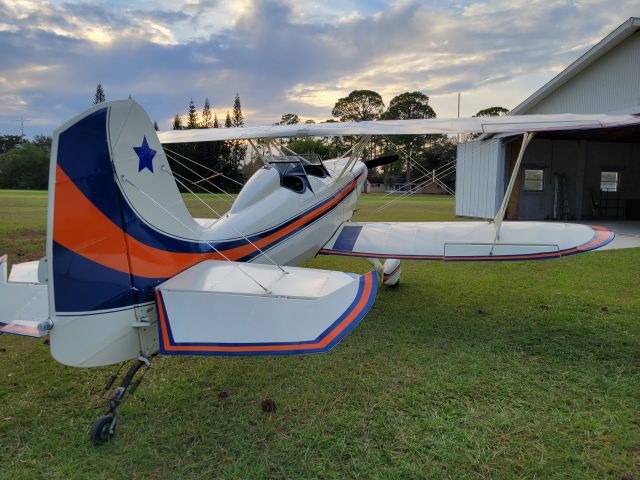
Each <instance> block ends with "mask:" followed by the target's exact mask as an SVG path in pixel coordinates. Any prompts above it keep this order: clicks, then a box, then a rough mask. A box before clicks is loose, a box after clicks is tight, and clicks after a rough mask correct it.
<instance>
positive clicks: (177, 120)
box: [172, 113, 183, 130]
mask: <svg viewBox="0 0 640 480" xmlns="http://www.w3.org/2000/svg"><path fill="white" fill-rule="evenodd" d="M172 128H173V129H174V130H182V129H183V126H182V118H181V117H180V115H178V114H177V113H176V116H175V117H173V127H172Z"/></svg>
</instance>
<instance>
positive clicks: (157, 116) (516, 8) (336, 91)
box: [0, 0, 640, 137]
mask: <svg viewBox="0 0 640 480" xmlns="http://www.w3.org/2000/svg"><path fill="white" fill-rule="evenodd" d="M639 15H640V2H639V1H638V0H555V1H554V0H484V1H473V0H454V1H450V2H447V1H435V0H424V1H410V0H400V1H393V0H389V1H384V0H327V1H323V2H320V1H314V0H233V1H223V0H111V1H108V2H104V1H103V2H100V1H95V0H82V1H75V0H65V1H62V0H52V1H48V2H47V1H26V0H0V134H19V133H20V128H21V127H20V119H24V132H25V134H26V135H27V136H29V137H31V136H33V135H35V134H44V135H50V134H51V132H52V131H53V130H54V129H55V128H56V127H57V126H59V125H60V124H62V123H64V122H65V121H67V120H68V119H70V118H71V117H73V116H74V115H76V114H78V113H80V112H82V111H83V110H84V109H86V108H88V107H89V106H91V104H92V101H93V96H94V93H95V89H96V85H97V83H102V85H103V87H104V90H105V92H106V97H107V100H118V99H125V98H127V97H128V96H129V95H131V96H132V97H133V98H134V99H135V100H136V101H138V102H139V103H140V104H141V105H142V106H143V107H144V108H145V109H146V111H147V112H148V113H149V115H150V117H151V119H152V120H156V121H157V122H158V124H159V126H160V129H161V130H164V129H168V128H170V126H171V121H172V118H173V116H174V115H175V114H184V113H185V112H186V110H187V106H188V103H189V100H190V99H193V100H194V102H195V104H196V107H197V108H198V109H201V107H202V105H203V103H204V99H205V97H206V98H209V101H210V103H211V105H212V108H213V110H215V112H216V113H217V115H218V117H220V118H221V119H224V116H225V115H226V112H227V111H228V110H230V108H231V105H232V103H233V98H234V96H235V94H236V93H238V94H239V95H240V98H241V101H242V107H243V112H244V115H245V120H246V124H247V125H268V124H271V123H273V122H275V121H278V120H279V119H280V117H281V115H282V114H285V113H295V114H297V115H299V116H300V117H301V118H302V119H303V120H306V119H314V120H316V121H321V120H324V119H328V118H331V113H330V112H331V108H332V107H333V105H334V104H335V102H336V101H337V100H338V99H339V98H341V97H344V96H346V95H347V94H348V93H349V92H350V91H352V90H355V89H369V90H375V91H377V92H379V93H380V94H381V95H382V97H383V100H384V102H385V104H386V105H388V104H389V101H390V100H391V99H392V98H393V97H394V96H395V95H398V94H400V93H402V92H405V91H421V92H423V93H424V94H426V95H428V96H429V98H430V104H431V106H432V107H433V108H434V110H435V111H436V114H437V115H438V117H441V118H444V117H455V116H456V115H457V94H458V92H460V94H461V112H460V113H461V116H469V115H473V114H474V113H476V112H477V111H478V110H480V109H483V108H486V107H491V106H503V107H506V108H508V109H511V108H513V107H515V106H516V105H518V104H519V103H520V102H521V101H523V100H524V99H525V98H527V97H528V96H529V95H530V94H532V93H533V92H534V91H535V90H537V89H538V88H539V87H541V86H542V85H544V84H545V83H546V82H547V81H548V80H550V79H551V78H553V76H555V75H556V74H557V73H558V72H560V71H561V70H562V69H563V68H564V67H566V66H567V65H569V64H570V63H571V62H573V61H574V60H575V59H577V58H578V57H579V56H580V55H581V54H583V53H584V52H585V51H586V50H588V49H589V48H590V47H591V46H592V45H593V44H595V43H597V42H598V41H599V40H600V39H602V38H603V37H604V36H606V35H607V34H608V33H609V32H611V31H612V30H614V29H615V28H616V27H617V26H618V25H620V24H621V23H623V22H624V21H625V20H627V19H628V18H629V17H631V16H639Z"/></svg>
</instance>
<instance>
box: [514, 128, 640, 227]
mask: <svg viewBox="0 0 640 480" xmlns="http://www.w3.org/2000/svg"><path fill="white" fill-rule="evenodd" d="M507 142H508V143H507ZM520 144H521V141H520V139H515V140H514V139H508V140H506V141H505V149H506V152H505V153H506V155H505V157H506V158H507V159H508V162H509V169H508V172H509V173H510V172H511V171H512V167H513V165H514V164H515V160H516V158H517V156H518V151H519V149H520ZM506 174H507V169H506V168H505V175H506ZM506 181H508V180H506V179H505V180H504V184H506ZM507 218H509V219H520V220H538V219H554V220H587V219H598V220H640V128H639V127H625V128H612V129H602V130H586V131H582V132H553V133H545V134H539V135H537V137H534V139H533V140H532V141H531V143H530V144H529V145H528V146H527V149H526V150H525V155H524V157H523V160H522V165H521V167H520V171H519V173H518V179H517V181H516V183H515V186H514V191H513V194H512V196H511V199H510V202H509V206H508V210H507Z"/></svg>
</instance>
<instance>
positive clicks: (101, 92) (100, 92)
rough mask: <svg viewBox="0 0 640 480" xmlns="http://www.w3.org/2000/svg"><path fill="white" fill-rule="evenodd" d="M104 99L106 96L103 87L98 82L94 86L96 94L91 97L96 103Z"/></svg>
mask: <svg viewBox="0 0 640 480" xmlns="http://www.w3.org/2000/svg"><path fill="white" fill-rule="evenodd" d="M106 99H107V98H106V97H105V95H104V89H103V88H102V84H101V83H99V84H98V86H97V87H96V94H95V96H94V97H93V104H94V105H98V104H99V103H102V102H104V101H105V100H106Z"/></svg>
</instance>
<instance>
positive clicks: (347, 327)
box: [0, 100, 640, 444]
mask: <svg viewBox="0 0 640 480" xmlns="http://www.w3.org/2000/svg"><path fill="white" fill-rule="evenodd" d="M638 123H640V118H638V117H633V116H627V115H622V116H607V115H529V116H506V117H490V118H467V119H464V118H463V119H428V120H390V121H373V122H344V123H339V122H338V123H326V124H312V125H307V124H305V125H280V126H268V127H246V128H237V129H233V128H229V129H199V130H176V131H167V132H161V133H159V134H158V133H157V132H156V131H155V130H154V128H153V124H152V122H151V121H150V119H149V117H148V115H147V114H146V112H145V111H144V110H143V108H142V107H141V106H140V105H139V104H138V103H136V102H135V101H133V100H124V101H113V102H108V103H101V104H98V105H95V106H93V107H92V108H90V109H88V110H87V111H85V112H83V113H81V114H80V115H78V116H76V117H74V118H73V119H71V120H69V121H68V122H66V123H65V124H63V125H62V126H61V127H59V128H58V129H57V130H55V132H54V133H53V144H52V150H51V162H50V172H49V189H48V213H47V237H46V256H45V257H44V258H42V259H41V260H40V261H35V262H27V263H22V264H16V265H14V266H13V268H12V270H11V274H10V275H9V276H7V261H8V260H7V256H6V255H5V256H4V257H2V258H0V306H1V308H0V332H2V333H10V334H17V335H25V336H31V337H36V338H40V337H43V336H45V335H48V336H49V342H48V343H49V345H50V353H51V355H52V357H53V358H54V359H55V360H56V361H58V362H60V363H62V364H64V365H69V366H74V367H81V368H88V367H97V366H103V365H111V364H118V363H122V362H127V361H129V360H134V362H133V364H132V365H131V367H130V368H129V370H128V371H127V373H126V375H125V376H124V377H123V379H122V381H121V382H120V384H119V386H118V387H117V388H116V389H115V390H114V392H113V394H112V396H111V397H110V398H109V402H108V409H107V410H106V411H105V413H104V414H102V415H101V416H100V417H99V418H98V419H97V420H96V421H95V422H94V424H93V425H92V427H91V430H90V438H91V440H92V441H93V442H94V443H95V444H100V443H103V442H106V441H108V440H110V439H111V438H112V436H113V435H114V433H115V429H116V424H117V420H118V416H117V407H118V405H120V404H121V403H122V401H123V400H124V399H125V396H130V395H131V394H132V393H133V391H135V389H136V388H137V386H138V385H139V384H140V381H141V380H142V378H143V377H144V374H145V373H146V371H147V370H148V369H149V368H150V367H151V358H152V357H153V356H155V355H157V354H162V355H216V356H237V355H288V354H307V353H319V352H326V351H328V350H330V349H331V348H333V347H334V346H335V345H336V344H337V343H338V342H340V341H341V340H342V339H343V338H344V337H345V336H346V335H347V334H348V333H349V332H350V331H351V330H352V329H353V328H354V327H355V326H356V325H357V324H358V323H359V322H360V321H361V320H362V318H363V317H364V316H365V315H366V314H367V312H368V311H369V310H370V308H371V307H372V305H373V302H374V299H375V297H376V292H377V288H378V281H379V280H382V283H383V284H385V285H387V286H394V285H397V284H398V282H399V280H400V275H401V269H400V261H401V260H433V261H510V260H540V259H551V258H559V257H563V256H567V255H573V254H578V253H583V252H587V251H590V250H594V249H596V248H599V247H602V246H603V245H606V244H607V243H609V242H611V241H612V239H613V236H614V234H613V233H612V232H610V231H608V230H606V229H604V228H601V227H591V226H587V225H579V224H563V223H551V222H525V221H518V222H509V221H503V219H504V214H505V210H506V205H507V201H508V199H509V196H510V195H511V191H512V189H513V185H514V182H515V179H516V176H517V171H518V168H519V166H520V163H521V161H522V157H523V154H524V151H525V148H526V145H527V143H528V142H529V141H530V140H531V138H532V137H533V135H535V134H536V132H546V131H553V130H562V131H567V130H586V129H597V128H607V127H622V126H627V125H637V124H638ZM461 132H464V133H502V134H513V135H523V142H522V147H521V149H520V152H519V156H518V159H517V162H516V166H515V168H514V172H513V174H512V175H511V178H510V181H509V184H508V186H507V189H506V193H505V197H504V199H503V202H502V205H501V206H500V209H499V211H498V213H497V214H496V217H495V218H494V219H493V220H489V221H459V222H405V223H403V222H395V223H394V222H384V223H381V222H378V223H377V222H351V218H352V215H353V213H354V211H355V209H356V206H357V202H358V198H359V196H360V194H361V192H362V189H363V185H364V183H365V180H366V177H367V170H368V167H371V168H374V167H375V166H376V165H379V164H381V163H380V161H377V162H376V161H375V160H374V161H373V163H371V161H369V163H368V164H367V162H364V161H361V160H360V156H361V153H362V151H363V149H364V147H365V146H366V144H367V142H368V141H369V139H370V137H371V136H372V135H418V134H455V133H461ZM345 135H349V136H355V137H356V141H355V142H354V144H353V147H352V148H351V150H350V151H349V152H348V153H347V154H345V155H343V156H342V157H340V158H336V159H332V160H326V161H321V160H319V159H315V160H313V159H312V160H309V159H306V158H304V157H302V156H299V155H297V154H295V152H290V151H283V149H281V151H280V152H279V153H280V155H273V154H265V153H264V151H263V152H262V153H260V150H259V149H257V148H256V151H257V152H258V155H259V157H260V159H261V160H262V162H263V167H262V168H260V169H259V170H258V171H257V172H256V173H255V174H254V175H253V176H252V177H251V178H250V179H249V180H248V181H247V182H246V184H245V185H244V187H243V188H242V190H241V191H240V193H239V194H238V196H237V198H236V199H235V201H234V202H233V204H232V206H231V208H230V210H229V211H228V212H226V213H225V214H224V215H222V216H221V217H220V218H218V219H217V220H212V219H196V218H193V217H192V216H191V215H190V213H189V212H188V210H187V208H186V206H185V203H184V201H183V197H182V195H181V193H180V190H179V186H182V187H184V188H186V189H188V188H189V187H188V185H186V184H185V183H184V182H183V181H182V180H181V179H180V178H179V177H178V176H177V175H174V173H172V170H171V167H170V165H169V161H168V159H167V155H166V154H165V151H164V150H163V145H166V144H175V143H190V142H199V141H227V140H245V141H247V142H249V144H250V145H251V146H252V147H255V146H256V145H255V143H254V140H260V141H262V142H265V143H266V144H269V145H271V146H274V145H273V144H272V143H270V142H272V139H275V138H290V137H305V136H309V137H314V136H318V137H329V136H345ZM275 148H276V149H277V148H278V147H277V145H275ZM283 148H284V147H283ZM276 153H278V152H276ZM189 191H190V190H189ZM317 254H328V255H339V256H353V257H361V258H363V259H366V260H368V261H369V262H370V263H372V264H373V265H374V267H375V268H374V269H372V270H371V271H369V272H368V273H366V274H364V275H356V274H351V273H344V272H336V271H325V270H318V269H311V268H300V267H296V265H298V264H300V263H301V262H303V261H305V260H308V259H310V258H312V257H314V256H315V255H317ZM382 262H384V263H382ZM138 372H141V373H140V374H138ZM136 375H137V376H136ZM134 378H137V380H135V381H134ZM115 379H116V377H115V376H112V377H111V379H110V381H109V382H108V384H107V386H106V387H105V391H106V390H108V389H110V388H111V387H112V385H113V383H114V381H115Z"/></svg>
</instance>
